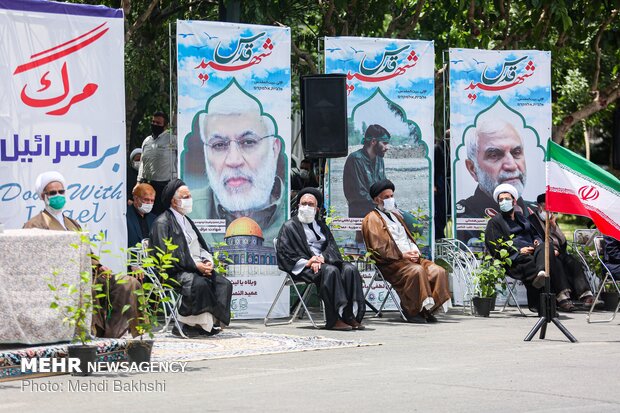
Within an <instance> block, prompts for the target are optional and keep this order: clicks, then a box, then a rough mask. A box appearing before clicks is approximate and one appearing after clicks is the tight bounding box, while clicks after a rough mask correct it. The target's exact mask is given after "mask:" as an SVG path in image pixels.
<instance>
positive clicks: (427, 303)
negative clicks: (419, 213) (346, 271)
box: [362, 179, 450, 323]
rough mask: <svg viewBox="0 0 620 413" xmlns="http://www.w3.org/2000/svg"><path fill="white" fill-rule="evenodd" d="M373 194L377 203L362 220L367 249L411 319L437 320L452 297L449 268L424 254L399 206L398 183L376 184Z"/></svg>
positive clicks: (388, 181) (411, 320)
mask: <svg viewBox="0 0 620 413" xmlns="http://www.w3.org/2000/svg"><path fill="white" fill-rule="evenodd" d="M370 196H371V197H372V199H373V201H374V202H375V204H376V205H377V206H376V208H375V209H374V210H373V211H371V212H370V213H368V215H366V217H365V218H364V221H363V222H362V234H363V235H364V241H365V243H366V248H368V251H370V252H371V253H372V256H373V259H374V260H375V261H376V265H377V267H378V268H379V270H380V271H381V274H382V275H383V277H384V278H385V279H386V280H387V281H388V282H389V283H390V284H391V285H392V287H394V290H396V292H397V293H398V296H399V297H400V302H401V306H402V308H403V312H404V313H405V316H406V317H407V320H408V321H409V322H411V323H427V322H428V323H435V322H437V318H436V317H435V316H434V315H433V313H434V312H435V311H436V310H438V309H439V308H440V307H443V309H444V310H446V309H447V302H448V300H450V291H449V289H448V275H447V273H446V270H445V269H443V268H442V267H440V266H439V265H437V264H435V263H434V262H432V261H430V260H427V259H424V258H422V257H421V256H420V250H419V248H418V246H417V244H416V243H415V240H414V239H413V235H411V232H410V231H409V229H408V228H407V225H405V221H404V220H403V218H402V216H401V213H400V211H399V210H398V209H397V208H396V205H395V202H394V184H393V183H392V182H391V181H390V180H389V179H384V180H381V181H379V182H376V183H375V184H373V185H372V186H371V187H370Z"/></svg>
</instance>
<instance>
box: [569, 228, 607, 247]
mask: <svg viewBox="0 0 620 413" xmlns="http://www.w3.org/2000/svg"><path fill="white" fill-rule="evenodd" d="M597 235H600V232H599V231H598V229H596V228H594V229H583V228H582V229H576V230H575V231H574V232H573V244H575V245H576V246H583V247H588V246H591V245H592V243H593V242H594V238H595V237H596V236H597Z"/></svg>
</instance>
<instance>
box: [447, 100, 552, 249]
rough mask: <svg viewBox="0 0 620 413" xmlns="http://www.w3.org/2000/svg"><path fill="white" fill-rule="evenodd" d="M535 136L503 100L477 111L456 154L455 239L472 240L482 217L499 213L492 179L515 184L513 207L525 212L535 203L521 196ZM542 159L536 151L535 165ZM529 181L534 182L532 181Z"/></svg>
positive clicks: (483, 223)
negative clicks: (458, 174) (461, 163)
mask: <svg viewBox="0 0 620 413" xmlns="http://www.w3.org/2000/svg"><path fill="white" fill-rule="evenodd" d="M536 142H537V135H536V132H535V131H534V130H533V129H531V128H528V127H527V126H526V125H525V124H524V122H523V120H522V119H521V118H520V117H519V116H518V115H517V114H515V113H513V112H512V111H510V110H509V109H508V108H507V107H506V106H504V105H497V106H496V107H493V108H492V109H491V110H489V111H487V112H483V113H481V114H480V115H478V117H477V118H476V121H475V123H474V125H472V126H470V127H469V128H468V129H466V131H465V133H464V136H463V146H464V148H463V149H462V150H461V154H460V156H459V158H460V159H463V158H464V166H465V168H461V169H460V170H461V171H463V172H462V173H461V175H464V177H461V178H460V181H457V192H456V197H457V198H456V199H457V200H458V202H457V204H456V214H457V232H458V238H459V239H460V240H462V241H465V242H470V241H471V240H474V241H475V240H477V239H478V238H479V236H480V232H481V231H483V230H484V228H485V226H486V220H487V219H488V218H489V217H493V216H495V215H496V214H498V213H499V210H498V209H497V203H496V202H495V200H494V199H493V191H494V190H495V188H496V187H497V186H498V185H501V184H510V185H512V186H513V187H514V188H515V189H516V191H517V205H516V209H517V210H518V211H519V212H521V213H523V214H524V215H525V216H528V215H529V214H530V213H531V212H532V211H533V210H534V209H535V204H534V203H533V202H527V201H524V198H523V195H524V193H526V185H527V183H528V164H527V162H526V161H527V159H530V161H531V160H532V159H533V157H534V156H537V154H536V153H534V152H535V150H534V147H533V146H532V143H536ZM528 143H529V146H528ZM528 148H529V149H528ZM528 150H529V151H530V152H531V153H530V152H528ZM463 155H464V156H463ZM542 160H543V159H542V157H541V158H540V164H541V165H542ZM531 164H534V162H531ZM529 166H533V167H534V168H533V169H534V170H535V171H538V169H539V168H538V167H540V165H529ZM464 169H466V171H467V172H466V173H465V172H464ZM465 179H467V182H465V181H464V180H465ZM541 182H542V181H541ZM531 186H536V182H535V183H534V184H532V185H531ZM469 188H471V189H469ZM463 195H465V196H463ZM467 195H469V196H467ZM470 243H471V242H470Z"/></svg>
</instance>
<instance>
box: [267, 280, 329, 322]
mask: <svg viewBox="0 0 620 413" xmlns="http://www.w3.org/2000/svg"><path fill="white" fill-rule="evenodd" d="M286 286H289V287H291V288H292V289H293V291H294V292H295V295H296V296H297V303H296V304H295V305H294V306H293V308H294V310H293V315H292V316H291V317H290V318H289V319H288V320H286V321H276V322H270V321H269V320H270V316H271V313H272V312H273V309H274V308H275V307H276V304H277V303H278V300H279V299H280V295H282V291H284V287H286ZM300 286H303V287H305V288H304V290H303V293H302V292H300V291H299V287H300ZM313 289H316V285H314V284H313V283H306V282H304V281H295V280H294V279H293V277H292V276H291V274H288V273H285V276H284V279H283V280H282V285H280V289H279V290H278V293H277V294H276V296H275V298H274V299H273V302H272V303H271V307H269V311H268V312H267V314H266V315H265V319H264V324H265V326H267V327H269V326H277V325H283V324H291V323H292V322H293V321H295V319H297V318H300V319H301V318H303V314H304V312H305V313H306V314H307V315H308V319H309V320H310V322H311V323H312V326H313V327H314V328H322V326H319V325H318V324H317V323H316V322H315V321H314V318H312V314H311V313H310V310H309V309H308V306H307V304H306V300H307V299H308V297H309V296H310V292H311V291H312V290H313ZM317 295H318V294H317ZM319 302H320V304H319V305H320V306H321V312H322V313H323V320H325V311H324V308H323V301H321V299H320V298H319ZM302 308H303V311H301V310H302ZM300 311H301V314H300Z"/></svg>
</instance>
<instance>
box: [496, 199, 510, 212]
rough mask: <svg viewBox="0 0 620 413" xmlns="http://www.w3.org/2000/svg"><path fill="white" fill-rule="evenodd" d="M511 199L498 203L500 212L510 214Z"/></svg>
mask: <svg viewBox="0 0 620 413" xmlns="http://www.w3.org/2000/svg"><path fill="white" fill-rule="evenodd" d="M512 208H513V206H512V199H504V200H502V201H499V209H500V210H501V211H502V212H510V211H512Z"/></svg>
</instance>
